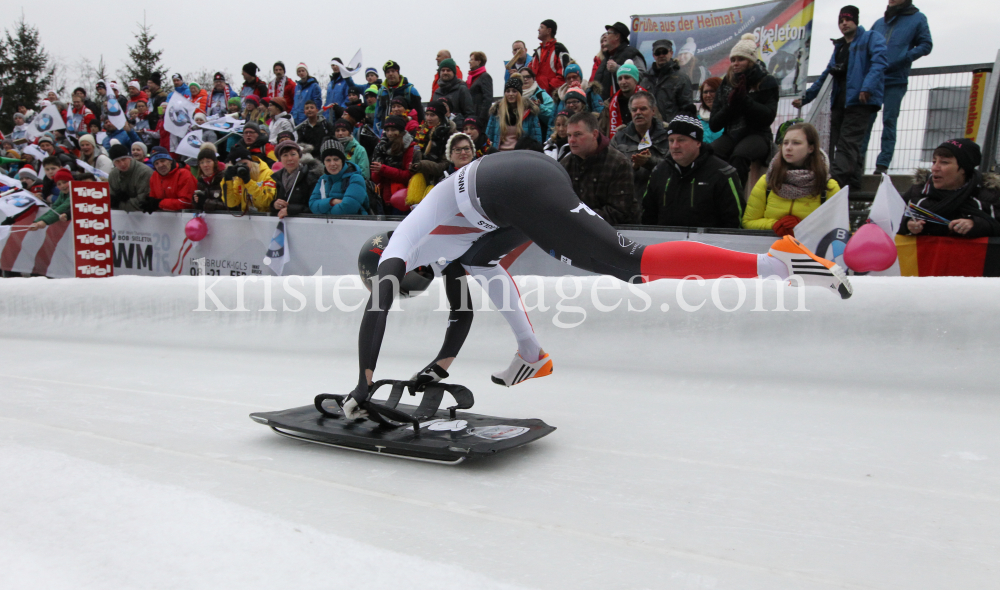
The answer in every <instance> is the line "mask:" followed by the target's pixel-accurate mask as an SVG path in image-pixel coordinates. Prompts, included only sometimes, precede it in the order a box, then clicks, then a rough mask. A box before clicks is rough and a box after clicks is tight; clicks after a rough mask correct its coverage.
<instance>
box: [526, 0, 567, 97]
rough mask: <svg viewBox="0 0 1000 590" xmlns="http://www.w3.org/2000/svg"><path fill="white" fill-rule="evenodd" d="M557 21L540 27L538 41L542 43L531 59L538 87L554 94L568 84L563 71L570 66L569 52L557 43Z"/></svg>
mask: <svg viewBox="0 0 1000 590" xmlns="http://www.w3.org/2000/svg"><path fill="white" fill-rule="evenodd" d="M556 29H557V25H556V21H554V20H552V19H551V18H549V19H546V20H543V21H542V24H540V25H538V40H539V41H541V42H542V44H541V45H539V46H538V49H536V50H535V55H534V56H533V57H532V58H531V69H532V71H534V72H535V82H536V83H537V84H538V87H539V88H541V89H542V90H544V91H545V92H548V93H549V94H552V92H553V91H554V90H555V89H556V88H559V87H560V86H562V85H563V84H565V83H566V79H565V78H563V69H564V68H565V67H566V66H568V65H569V50H567V49H566V46H565V45H563V44H562V43H559V42H558V41H556Z"/></svg>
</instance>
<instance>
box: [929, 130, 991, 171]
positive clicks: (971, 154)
mask: <svg viewBox="0 0 1000 590" xmlns="http://www.w3.org/2000/svg"><path fill="white" fill-rule="evenodd" d="M942 148H943V149H946V150H948V151H949V152H951V153H952V154H953V155H954V156H955V159H956V160H958V167H959V168H961V169H962V170H965V178H966V179H969V178H971V177H972V174H973V173H974V172H975V171H976V167H978V166H979V164H980V163H982V161H983V153H982V151H981V150H980V149H979V144H977V143H976V142H974V141H972V140H971V139H966V138H964V137H959V138H957V139H949V140H947V141H945V142H944V143H942V144H941V145H939V146H938V147H937V149H942Z"/></svg>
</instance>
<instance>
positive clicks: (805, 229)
mask: <svg viewBox="0 0 1000 590" xmlns="http://www.w3.org/2000/svg"><path fill="white" fill-rule="evenodd" d="M848 191H849V189H848V188H847V187H844V188H842V189H840V191H838V192H837V194H835V195H833V196H832V197H830V198H829V199H827V200H826V202H825V203H823V204H822V205H820V206H819V208H818V209H816V210H815V211H813V212H812V213H810V214H809V216H807V217H806V218H805V219H803V220H802V221H800V222H799V224H798V225H796V226H795V230H794V233H795V238H796V239H797V240H799V241H800V242H802V245H804V246H805V247H806V248H809V249H810V250H812V251H813V252H815V253H816V255H817V256H820V257H822V258H826V259H827V260H832V261H834V262H836V263H837V264H839V265H840V266H841V267H842V268H847V265H846V264H844V248H845V247H846V246H847V240H848V239H849V238H850V237H851V216H850V208H849V204H848V199H847V194H848Z"/></svg>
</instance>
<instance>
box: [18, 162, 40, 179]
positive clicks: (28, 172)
mask: <svg viewBox="0 0 1000 590" xmlns="http://www.w3.org/2000/svg"><path fill="white" fill-rule="evenodd" d="M17 175H18V176H30V177H31V178H34V179H35V180H38V173H37V172H35V169H34V168H33V167H32V166H31V164H25V165H24V167H22V168H21V169H20V170H18V171H17Z"/></svg>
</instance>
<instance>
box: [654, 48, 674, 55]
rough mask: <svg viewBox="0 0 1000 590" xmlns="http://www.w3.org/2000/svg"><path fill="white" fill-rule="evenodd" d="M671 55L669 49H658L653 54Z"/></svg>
mask: <svg viewBox="0 0 1000 590" xmlns="http://www.w3.org/2000/svg"><path fill="white" fill-rule="evenodd" d="M669 53H670V50H669V49H657V50H656V51H654V52H653V55H668V54H669Z"/></svg>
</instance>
